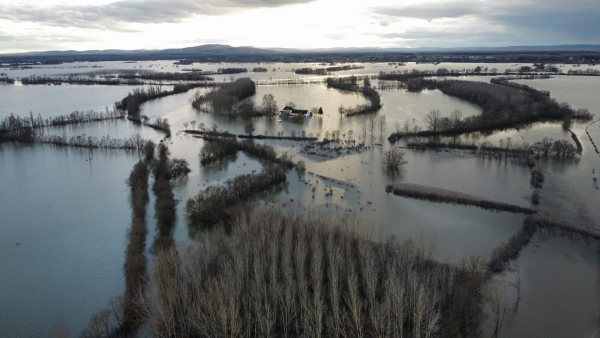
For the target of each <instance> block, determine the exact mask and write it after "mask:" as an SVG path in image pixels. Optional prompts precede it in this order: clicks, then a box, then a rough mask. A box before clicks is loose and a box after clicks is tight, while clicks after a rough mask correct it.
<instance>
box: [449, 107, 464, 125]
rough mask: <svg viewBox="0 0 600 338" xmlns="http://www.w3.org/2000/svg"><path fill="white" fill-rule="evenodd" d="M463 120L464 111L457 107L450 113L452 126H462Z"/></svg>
mask: <svg viewBox="0 0 600 338" xmlns="http://www.w3.org/2000/svg"><path fill="white" fill-rule="evenodd" d="M461 120H462V112H461V111H460V110H458V109H455V110H453V111H452V113H450V121H451V123H452V128H458V127H459V126H460V121H461Z"/></svg>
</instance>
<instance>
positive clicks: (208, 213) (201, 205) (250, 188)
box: [185, 165, 287, 228]
mask: <svg viewBox="0 0 600 338" xmlns="http://www.w3.org/2000/svg"><path fill="white" fill-rule="evenodd" d="M286 179H287V177H286V169H284V167H283V166H279V165H270V166H267V167H265V168H263V170H262V171H261V172H260V173H257V174H247V175H240V176H237V177H235V178H234V179H230V180H227V181H226V182H225V183H224V184H223V185H222V186H209V187H208V188H206V189H205V190H204V191H201V192H200V193H199V194H198V195H196V196H195V197H193V198H190V199H189V200H188V201H187V203H186V205H185V211H186V215H187V218H188V220H189V221H190V226H194V227H202V228H211V227H212V226H213V225H215V224H217V223H219V222H221V223H223V222H224V221H225V220H226V219H227V216H226V212H225V208H226V207H228V206H232V205H236V204H238V203H240V202H242V201H244V200H246V199H248V198H249V197H251V196H253V195H255V194H257V193H260V192H263V191H265V190H268V189H270V188H272V187H273V186H275V185H277V184H279V183H282V182H285V181H286Z"/></svg>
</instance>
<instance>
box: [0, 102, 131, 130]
mask: <svg viewBox="0 0 600 338" xmlns="http://www.w3.org/2000/svg"><path fill="white" fill-rule="evenodd" d="M124 117H125V114H124V112H123V111H120V110H117V109H113V110H112V111H110V110H108V107H106V111H105V112H97V111H93V110H90V111H78V110H76V111H74V112H72V113H71V114H68V115H58V116H55V117H51V118H47V119H44V118H42V115H41V114H39V113H38V116H37V117H34V116H33V113H31V112H30V115H29V116H28V117H21V116H19V115H14V114H10V115H9V116H7V117H5V118H4V119H2V120H1V121H0V130H17V129H21V128H42V127H57V126H65V125H70V124H79V123H87V122H99V121H106V120H116V119H122V118H124Z"/></svg>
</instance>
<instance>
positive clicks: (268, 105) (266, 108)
mask: <svg viewBox="0 0 600 338" xmlns="http://www.w3.org/2000/svg"><path fill="white" fill-rule="evenodd" d="M261 108H262V112H263V114H266V115H267V116H272V115H275V114H276V113H277V101H275V97H274V96H273V95H272V94H265V95H263V100H262V107H261Z"/></svg>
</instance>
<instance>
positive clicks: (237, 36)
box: [0, 0, 600, 52]
mask: <svg viewBox="0 0 600 338" xmlns="http://www.w3.org/2000/svg"><path fill="white" fill-rule="evenodd" d="M0 1H2V2H5V3H4V4H3V3H0V52H13V51H32V50H48V49H52V50H58V49H75V50H86V49H113V48H119V49H162V48H175V47H187V46H193V45H199V44H205V43H224V44H231V45H234V46H256V47H287V48H328V47H421V46H429V47H473V46H506V45H547V44H579V43H590V44H598V43H600V38H599V37H598V35H597V32H598V31H600V20H598V19H597V18H598V17H600V6H598V4H597V0H572V1H569V2H565V1H563V0H520V1H510V0H504V1H496V0H458V1H452V0H451V1H448V0H437V1H436V0H429V1H415V0H403V1H385V0H371V1H356V0H348V1H339V0H200V1H198V0H129V1H126V0H119V1H114V0H113V1H111V0H100V1H97V0H94V1H91V0H86V1H82V0H68V1H64V0H63V1H61V0H45V1H43V2H41V1H37V0H21V1H16V2H12V1H10V2H9V1H8V0H0Z"/></svg>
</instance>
